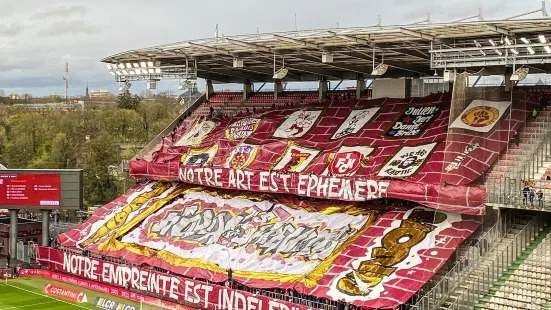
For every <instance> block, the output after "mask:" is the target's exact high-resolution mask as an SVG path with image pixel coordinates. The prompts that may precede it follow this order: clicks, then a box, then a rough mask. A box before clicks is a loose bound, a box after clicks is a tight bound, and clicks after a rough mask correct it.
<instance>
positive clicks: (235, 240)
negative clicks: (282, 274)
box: [149, 203, 357, 260]
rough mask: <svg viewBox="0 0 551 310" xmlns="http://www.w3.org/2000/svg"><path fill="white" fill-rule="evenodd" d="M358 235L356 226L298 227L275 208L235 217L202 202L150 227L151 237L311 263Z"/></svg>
mask: <svg viewBox="0 0 551 310" xmlns="http://www.w3.org/2000/svg"><path fill="white" fill-rule="evenodd" d="M356 232H357V229H355V228H352V227H343V228H342V229H339V230H331V229H327V228H322V227H321V226H318V225H316V226H310V227H308V226H304V225H297V224H296V223H295V219H294V217H292V216H291V215H290V214H289V213H288V212H287V211H286V210H285V209H284V208H281V207H273V210H271V211H259V210H257V209H254V208H250V209H247V210H243V211H242V212H240V213H238V214H232V212H230V211H227V210H217V209H211V208H205V207H201V205H200V204H199V203H194V204H192V205H188V206H186V207H185V208H183V209H182V210H181V211H170V212H167V213H166V214H165V215H164V217H163V218H162V219H161V220H159V221H156V222H153V223H151V224H150V225H149V235H150V237H151V238H161V237H170V238H174V239H176V240H178V241H184V242H191V243H193V244H201V245H202V246H208V245H211V244H220V245H224V246H226V247H229V248H234V249H235V248H249V247H250V246H253V247H254V248H255V249H256V250H257V251H258V252H259V254H260V255H279V256H281V257H291V256H292V257H302V258H304V259H308V260H318V259H319V260H323V259H325V258H326V257H328V256H329V255H330V254H331V253H332V252H333V251H334V249H335V248H336V247H337V246H338V245H339V244H340V243H342V242H344V241H346V240H347V239H348V238H350V237H351V236H352V235H353V234H355V233H356Z"/></svg>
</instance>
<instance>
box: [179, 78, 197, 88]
mask: <svg viewBox="0 0 551 310" xmlns="http://www.w3.org/2000/svg"><path fill="white" fill-rule="evenodd" d="M196 85H197V81H196V80H185V81H184V82H182V83H180V86H178V89H181V90H185V89H194V88H195V86H196Z"/></svg>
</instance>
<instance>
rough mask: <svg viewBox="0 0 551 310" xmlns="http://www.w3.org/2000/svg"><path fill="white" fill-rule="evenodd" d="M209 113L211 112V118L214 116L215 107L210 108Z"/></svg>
mask: <svg viewBox="0 0 551 310" xmlns="http://www.w3.org/2000/svg"><path fill="white" fill-rule="evenodd" d="M209 111H210V115H209V116H212V115H213V114H214V108H213V107H210V108H209Z"/></svg>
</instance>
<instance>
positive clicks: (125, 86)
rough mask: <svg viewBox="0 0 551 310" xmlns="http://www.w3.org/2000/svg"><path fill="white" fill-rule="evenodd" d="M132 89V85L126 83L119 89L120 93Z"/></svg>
mask: <svg viewBox="0 0 551 310" xmlns="http://www.w3.org/2000/svg"><path fill="white" fill-rule="evenodd" d="M130 87H132V84H130V82H124V84H122V85H121V87H119V90H120V91H129V90H130Z"/></svg>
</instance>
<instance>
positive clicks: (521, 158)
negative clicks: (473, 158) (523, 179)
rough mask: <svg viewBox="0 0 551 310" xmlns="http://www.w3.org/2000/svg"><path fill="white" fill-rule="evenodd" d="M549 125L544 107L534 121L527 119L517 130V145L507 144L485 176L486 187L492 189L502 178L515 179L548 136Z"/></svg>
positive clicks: (549, 117)
mask: <svg viewBox="0 0 551 310" xmlns="http://www.w3.org/2000/svg"><path fill="white" fill-rule="evenodd" d="M550 123H551V108H550V107H546V108H545V109H544V110H543V111H541V112H540V113H539V115H538V117H537V118H536V119H535V120H532V119H529V120H528V121H527V122H526V123H525V125H524V126H523V127H522V128H521V129H520V130H519V144H518V145H516V143H515V141H511V142H510V143H509V147H508V148H507V151H505V152H504V153H502V154H501V155H500V157H499V159H498V160H497V161H496V163H495V164H494V165H493V166H492V168H491V169H490V171H489V172H488V174H487V175H486V177H487V180H486V186H487V188H488V189H493V185H494V184H495V183H498V182H499V180H500V179H502V178H504V177H515V176H516V175H517V174H518V173H519V172H520V171H521V169H522V167H523V166H524V164H525V163H526V161H527V159H528V158H529V157H530V156H531V155H532V153H533V152H534V150H535V149H536V148H537V147H538V146H539V145H540V143H541V142H542V141H543V139H544V138H545V136H546V135H547V134H548V129H549V124H550Z"/></svg>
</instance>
